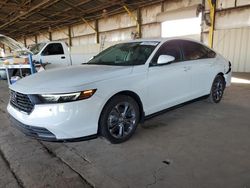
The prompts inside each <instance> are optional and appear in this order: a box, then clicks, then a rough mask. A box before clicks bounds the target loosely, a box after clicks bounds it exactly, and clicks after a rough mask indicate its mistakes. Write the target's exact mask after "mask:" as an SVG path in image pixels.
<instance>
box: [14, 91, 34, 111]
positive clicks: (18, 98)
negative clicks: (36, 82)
mask: <svg viewBox="0 0 250 188" xmlns="http://www.w3.org/2000/svg"><path fill="white" fill-rule="evenodd" d="M10 104H11V105H12V106H13V107H14V108H16V109H18V110H20V111H23V112H26V113H28V114H30V113H31V112H32V110H33V108H34V105H33V104H32V102H31V101H30V99H29V97H28V95H25V94H22V93H18V92H16V91H12V90H11V91H10Z"/></svg>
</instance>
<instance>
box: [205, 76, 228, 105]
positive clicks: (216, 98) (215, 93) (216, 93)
mask: <svg viewBox="0 0 250 188" xmlns="http://www.w3.org/2000/svg"><path fill="white" fill-rule="evenodd" d="M224 89H225V80H224V78H223V76H221V75H217V76H216V77H215V79H214V81H213V84H212V87H211V91H210V95H209V97H208V101H209V102H210V103H219V102H220V101H221V99H222V97H223V94H224Z"/></svg>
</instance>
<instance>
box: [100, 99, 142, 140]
mask: <svg viewBox="0 0 250 188" xmlns="http://www.w3.org/2000/svg"><path fill="white" fill-rule="evenodd" d="M139 118H140V112H139V106H138V104H137V102H136V101H135V100H134V99H133V98H132V97H130V96H126V95H116V96H114V97H113V98H112V99H111V100H110V101H109V102H108V103H107V104H106V105H105V107H104V109H103V111H102V113H101V117H100V121H99V131H100V133H101V135H102V136H103V137H105V138H106V139H107V140H109V141H110V142H111V143H113V144H117V143H121V142H125V141H126V140H128V139H129V138H130V137H131V136H132V135H133V134H134V132H135V130H136V128H137V125H138V123H139Z"/></svg>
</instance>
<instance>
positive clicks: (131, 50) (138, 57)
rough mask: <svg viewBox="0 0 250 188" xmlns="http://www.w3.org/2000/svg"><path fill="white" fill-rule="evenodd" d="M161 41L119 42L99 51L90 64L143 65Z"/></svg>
mask: <svg viewBox="0 0 250 188" xmlns="http://www.w3.org/2000/svg"><path fill="white" fill-rule="evenodd" d="M158 44H159V42H155V41H148V42H133V43H123V44H117V45H114V46H112V47H110V48H107V49H106V50H104V51H103V52H101V53H99V54H98V55H97V56H95V57H94V58H93V59H91V60H90V61H89V62H88V64H98V65H118V66H126V65H142V64H145V63H146V61H147V59H148V58H149V56H150V55H151V53H152V52H153V51H154V49H155V48H156V46H157V45H158Z"/></svg>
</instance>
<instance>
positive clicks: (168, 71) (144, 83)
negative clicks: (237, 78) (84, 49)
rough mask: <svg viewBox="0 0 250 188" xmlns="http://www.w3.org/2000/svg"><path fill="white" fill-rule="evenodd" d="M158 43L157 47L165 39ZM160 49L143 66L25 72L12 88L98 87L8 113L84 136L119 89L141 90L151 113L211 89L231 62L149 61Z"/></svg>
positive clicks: (59, 133)
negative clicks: (70, 99)
mask: <svg viewBox="0 0 250 188" xmlns="http://www.w3.org/2000/svg"><path fill="white" fill-rule="evenodd" d="M140 41H142V42H143V40H140ZM151 41H156V40H155V39H154V40H151ZM159 42H161V43H160V44H159V45H158V46H157V48H160V46H161V45H162V44H164V43H165V42H166V40H159ZM156 52H157V49H156V50H155V51H154V52H153V53H152V54H151V55H150V57H149V58H148V60H147V61H146V63H145V64H143V65H138V66H111V65H108V66H107V65H81V66H75V67H69V68H66V69H65V68H63V69H54V70H51V71H43V72H40V73H37V74H34V75H31V76H29V77H25V78H23V79H21V80H19V81H18V82H16V83H15V84H13V85H11V86H10V89H11V90H14V91H17V92H20V93H25V94H66V93H74V92H79V91H85V90H89V89H97V90H96V93H95V94H94V95H93V96H92V97H91V98H89V99H86V100H79V101H74V102H68V103H58V104H42V105H35V108H34V110H33V111H32V113H31V114H29V115H27V114H25V113H23V112H21V111H19V110H17V109H15V108H13V107H12V106H11V105H10V104H9V105H8V112H9V113H10V115H11V116H13V117H14V118H15V119H17V120H18V121H20V122H22V123H24V124H27V125H32V126H35V127H44V128H46V129H48V130H49V131H50V132H52V133H53V134H55V136H56V138H57V139H67V138H77V137H83V136H88V135H92V134H96V133H97V130H98V120H99V117H100V114H101V112H102V109H103V107H104V105H105V104H106V102H107V101H108V100H109V99H110V98H111V97H112V96H114V95H115V94H117V93H118V92H121V91H127V90H128V91H133V92H134V93H136V94H137V95H138V96H139V97H140V99H141V102H142V104H143V108H144V109H143V111H144V112H145V115H150V114H152V113H156V112H158V111H161V110H163V109H166V108H169V107H172V106H175V105H178V104H180V103H183V102H186V101H189V100H192V99H195V98H197V97H200V96H203V95H206V94H209V93H210V89H211V85H212V82H213V80H214V78H215V76H216V75H217V74H218V73H220V72H225V68H226V67H227V69H228V62H227V61H226V60H225V59H224V58H222V57H221V56H217V57H216V58H213V59H209V61H208V60H207V59H203V60H195V61H185V62H179V63H172V64H169V65H165V66H149V63H150V62H151V60H152V58H153V56H154V55H155V53H156ZM229 80H230V74H227V75H226V81H227V83H229ZM193 81H195V84H193ZM162 83H164V84H162Z"/></svg>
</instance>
